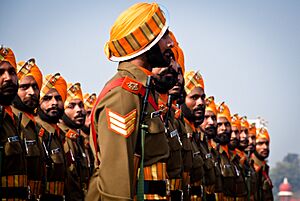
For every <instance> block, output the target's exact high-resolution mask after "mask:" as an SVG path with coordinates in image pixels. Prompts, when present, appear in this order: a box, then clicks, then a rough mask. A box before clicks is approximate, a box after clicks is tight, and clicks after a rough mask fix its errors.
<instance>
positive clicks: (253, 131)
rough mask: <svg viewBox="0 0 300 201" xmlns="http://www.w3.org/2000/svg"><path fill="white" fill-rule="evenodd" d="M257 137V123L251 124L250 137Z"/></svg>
mask: <svg viewBox="0 0 300 201" xmlns="http://www.w3.org/2000/svg"><path fill="white" fill-rule="evenodd" d="M252 135H254V136H255V135H256V126H255V123H252V124H250V126H249V136H252Z"/></svg>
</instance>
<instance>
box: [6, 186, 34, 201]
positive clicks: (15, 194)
mask: <svg viewBox="0 0 300 201" xmlns="http://www.w3.org/2000/svg"><path fill="white" fill-rule="evenodd" d="M0 195H1V198H8V199H9V198H19V199H24V200H26V199H27V197H28V196H27V188H24V187H23V188H20V187H9V188H0Z"/></svg>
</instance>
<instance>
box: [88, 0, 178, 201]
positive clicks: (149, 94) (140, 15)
mask: <svg viewBox="0 0 300 201" xmlns="http://www.w3.org/2000/svg"><path fill="white" fill-rule="evenodd" d="M172 47H173V41H172V40H171V38H170V37H169V34H168V22H167V19H166V18H165V14H164V13H163V12H162V10H161V9H160V7H159V6H158V5H157V4H156V3H151V4H149V3H138V4H135V5H133V6H132V7H130V8H129V9H127V10H126V11H124V12H123V13H122V14H121V15H120V16H119V17H118V19H117V20H116V22H115V24H114V25H113V27H112V29H111V33H110V40H109V42H108V43H107V44H106V46H105V53H106V55H107V56H108V58H109V59H110V60H112V61H119V67H118V72H117V74H116V75H115V76H114V77H113V78H112V79H111V80H110V81H109V82H108V83H107V84H106V86H105V87H104V89H103V90H102V93H100V95H99V97H98V99H97V103H96V104H95V107H94V110H93V112H92V118H91V121H92V122H91V130H92V138H93V142H94V148H93V149H94V150H95V153H94V155H95V160H96V161H97V164H98V166H97V167H96V168H95V171H94V175H93V177H92V178H91V182H90V185H89V190H88V194H87V196H86V200H103V201H106V200H132V199H134V198H135V194H136V180H137V179H136V178H137V175H138V169H140V171H139V178H138V180H139V181H138V187H137V189H138V192H137V199H138V200H144V199H145V200H166V199H167V189H166V187H167V173H166V161H167V159H168V157H169V146H168V140H167V137H166V135H165V128H164V124H163V121H162V120H161V119H160V116H159V115H158V116H157V115H155V114H156V113H155V111H156V110H157V109H158V106H157V94H155V93H154V91H153V90H151V89H150V90H149V88H145V87H146V85H147V87H148V86H149V85H148V84H151V82H149V80H148V82H147V76H148V75H151V74H152V73H151V70H152V68H153V67H157V66H159V67H168V66H169V65H170V61H171V56H172V51H171V48H172ZM168 70H169V68H165V69H164V70H162V72H161V73H164V74H165V75H166V76H167V79H165V80H161V77H160V76H157V77H156V78H155V79H154V83H155V88H156V87H157V84H161V86H162V87H160V88H159V91H160V92H164V93H166V92H167V91H168V90H169V89H171V88H172V87H173V85H172V84H175V82H176V80H175V82H174V81H172V82H169V80H170V79H173V78H172V77H174V76H173V74H170V73H169V72H168ZM166 76H164V78H165V77H166ZM143 99H144V101H143ZM151 117H152V118H151ZM141 125H142V127H141ZM145 132H147V134H146V135H145ZM99 162H100V165H99ZM138 167H140V168H138Z"/></svg>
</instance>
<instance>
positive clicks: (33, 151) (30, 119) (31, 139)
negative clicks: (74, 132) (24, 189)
mask: <svg viewBox="0 0 300 201" xmlns="http://www.w3.org/2000/svg"><path fill="white" fill-rule="evenodd" d="M12 110H13V113H14V114H15V115H16V116H19V113H22V114H23V115H22V120H21V125H20V132H21V139H22V140H23V141H24V146H25V151H26V163H27V170H30V171H27V181H28V187H29V190H30V191H29V192H30V195H29V196H30V198H31V199H33V200H35V199H38V198H39V197H40V196H41V194H42V188H41V185H42V180H43V178H44V176H45V168H46V166H45V156H44V151H43V148H42V144H41V142H40V141H39V138H38V133H37V129H36V122H35V119H34V116H33V115H32V114H29V113H27V112H22V111H20V110H18V109H17V108H15V107H13V108H12Z"/></svg>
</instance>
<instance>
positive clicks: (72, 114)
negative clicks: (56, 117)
mask: <svg viewBox="0 0 300 201" xmlns="http://www.w3.org/2000/svg"><path fill="white" fill-rule="evenodd" d="M65 114H66V115H67V117H69V119H70V120H71V121H72V122H73V123H75V124H76V125H77V126H83V125H84V123H85V116H86V111H85V109H84V104H83V102H82V100H80V99H72V100H70V102H69V103H68V105H67V106H66V108H65Z"/></svg>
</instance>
